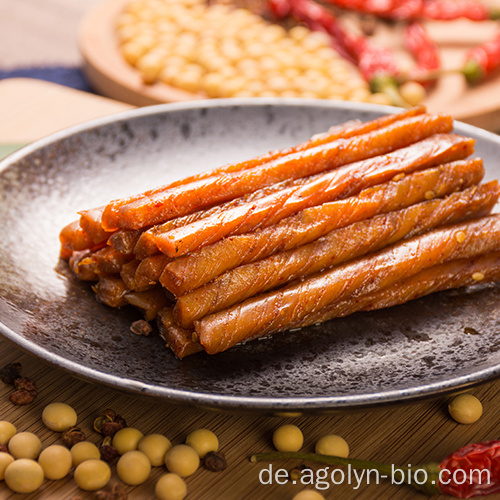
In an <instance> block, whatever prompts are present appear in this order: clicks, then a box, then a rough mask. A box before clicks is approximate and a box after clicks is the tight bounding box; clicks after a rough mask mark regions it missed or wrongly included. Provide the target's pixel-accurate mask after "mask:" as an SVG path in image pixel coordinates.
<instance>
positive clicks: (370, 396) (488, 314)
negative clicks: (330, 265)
mask: <svg viewBox="0 0 500 500" xmlns="http://www.w3.org/2000/svg"><path fill="white" fill-rule="evenodd" d="M394 111H395V110H394V109H393V108H387V107H381V106H373V105H364V104H353V103H349V104H347V103H334V102H324V101H307V100H305V101H302V100H301V101H297V100H288V101H279V100H234V99H233V100H221V101H217V100H213V101H203V102H195V103H183V104H175V105H161V106H155V107H149V108H143V109H139V110H134V111H131V112H126V113H122V114H120V115H116V116H114V117H110V118H106V119H100V120H97V121H93V122H91V123H88V124H84V125H82V126H78V127H74V128H72V129H69V130H67V131H63V132H61V133H58V134H55V135H53V136H50V137H48V138H46V139H44V140H41V141H39V142H37V143H35V144H33V145H31V146H29V147H26V148H24V149H23V150H20V151H18V152H16V153H14V154H12V155H11V156H10V157H8V158H7V159H5V160H4V161H3V162H2V163H1V164H0V221H1V225H2V237H1V238H0V321H1V323H0V332H1V333H2V334H3V335H4V336H5V337H6V338H7V339H9V340H11V341H13V342H14V343H16V344H17V345H18V346H20V347H21V348H23V349H25V350H27V351H29V352H31V353H32V354H34V355H36V356H39V357H40V358H42V359H44V360H46V361H48V362H49V363H52V364H53V365H56V366H59V367H61V368H63V369H65V370H68V371H69V372H71V373H73V374H75V375H76V376H79V377H83V378H85V379H87V380H90V381H93V382H98V383H104V384H107V385H109V386H112V387H115V388H119V389H123V390H126V391H130V392H133V393H142V394H147V395H149V396H153V397H158V398H162V399H163V400H167V401H170V402H175V403H181V404H185V405H196V406H198V407H203V408H211V409H225V410H238V411H240V410H255V411H261V412H265V413H273V412H285V411H305V412H320V411H325V412H328V411H336V410H342V409H346V408H349V409H354V408H363V407H368V406H375V405H381V404H387V403H391V402H392V403H393V402H403V401H410V400H416V399H419V398H423V397H428V396H436V395H439V394H445V393H449V392H452V391H455V390H458V389H461V388H464V387H467V386H470V385H473V384H477V383H480V382H483V381H486V380H490V379H493V378H495V377H498V375H499V374H500V339H499V338H498V336H497V333H498V330H499V313H500V308H499V300H500V287H496V286H493V287H489V288H487V289H481V290H475V291H473V292H472V291H470V290H469V291H452V292H447V293H440V294H435V295H433V296H430V297H427V298H424V299H421V300H417V301H414V302H412V303H409V304H405V305H402V306H399V307H395V308H391V309H387V310H383V311H377V312H373V313H360V314H355V315H353V316H350V317H348V318H343V319H339V320H334V321H330V322H328V323H325V324H323V325H320V326H314V327H310V328H307V329H303V330H301V331H295V332H289V333H284V334H279V335H276V336H274V337H273V338H270V339H264V340H259V341H254V342H250V343H249V344H247V345H242V346H236V347H235V348H233V349H231V350H229V351H227V352H225V353H222V354H218V355H216V356H212V357H210V356H208V355H206V354H197V355H195V356H192V357H190V358H187V359H185V360H183V361H179V360H177V359H175V357H174V356H173V355H172V354H171V352H170V351H169V350H167V349H165V347H164V345H163V342H162V341H161V340H160V338H159V337H158V336H152V337H148V338H144V337H137V336H136V335H134V334H132V333H131V332H130V330H129V325H130V322H131V321H132V320H134V319H137V318H138V315H137V313H136V312H135V311H133V310H128V309H124V310H121V311H117V310H113V309H110V308H107V307H106V306H103V305H101V304H99V303H97V302H96V300H95V298H94V294H93V292H92V291H91V289H90V285H89V284H88V283H81V282H78V281H77V280H76V279H74V278H73V277H72V276H71V275H70V273H69V272H68V270H67V267H66V264H65V263H64V262H59V258H58V253H59V242H58V234H59V231H60V229H61V228H62V227H63V226H64V225H65V224H67V223H68V222H70V221H72V220H74V219H75V218H76V212H77V211H78V210H80V209H84V208H90V207H93V206H99V205H101V204H104V203H106V202H107V201H109V200H111V199H113V198H116V197H120V196H124V195H127V194H133V193H136V192H139V191H141V190H143V189H147V188H148V187H152V186H156V185H159V184H162V183H165V182H167V181H169V180H172V179H174V178H179V177H184V176H186V175H188V174H191V173H193V172H196V171H201V170H206V169H209V168H212V167H215V166H217V165H221V164H224V163H226V162H229V161H235V160H242V159H245V158H248V157H251V156H254V155H256V154H260V153H264V152H266V151H268V150H271V149H276V148H281V147H285V146H288V145H292V144H296V143H298V142H300V141H302V140H305V139H306V138H308V137H310V136H311V135H313V134H314V133H317V132H320V131H323V130H325V129H327V128H328V127H329V126H330V125H332V124H335V123H341V122H344V121H346V120H350V119H353V118H360V119H362V120H368V119H372V118H375V117H377V116H380V115H382V114H386V113H390V112H394ZM456 131H457V132H458V133H463V134H465V135H469V136H472V137H474V138H476V140H477V143H476V152H477V154H478V155H480V156H481V157H482V158H483V159H484V160H485V164H486V166H487V179H492V178H496V177H499V176H500V175H499V174H500V167H499V166H498V157H499V156H500V139H499V138H498V137H497V136H494V135H493V134H490V133H488V132H484V131H482V130H480V129H476V128H473V127H471V126H468V125H464V124H460V123H457V124H456ZM465 327H472V328H474V329H475V330H476V331H477V332H479V334H478V335H471V334H466V333H465V332H464V328H465Z"/></svg>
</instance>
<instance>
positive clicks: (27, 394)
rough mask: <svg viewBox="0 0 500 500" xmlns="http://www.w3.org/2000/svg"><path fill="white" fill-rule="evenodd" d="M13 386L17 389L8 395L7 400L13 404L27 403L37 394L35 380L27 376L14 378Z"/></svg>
mask: <svg viewBox="0 0 500 500" xmlns="http://www.w3.org/2000/svg"><path fill="white" fill-rule="evenodd" d="M14 387H15V388H16V389H17V390H16V391H15V392H13V393H12V394H10V395H9V401H10V402H11V403H12V404H15V405H27V404H30V403H32V402H33V401H34V399H35V398H36V397H37V396H38V389H37V387H36V384H35V381H34V380H31V379H30V378H27V377H18V378H16V379H14Z"/></svg>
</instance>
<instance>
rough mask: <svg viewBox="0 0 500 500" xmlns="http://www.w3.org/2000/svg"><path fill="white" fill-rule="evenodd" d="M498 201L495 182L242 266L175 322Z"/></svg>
mask: <svg viewBox="0 0 500 500" xmlns="http://www.w3.org/2000/svg"><path fill="white" fill-rule="evenodd" d="M499 196H500V188H499V186H498V183H497V182H496V181H492V182H491V183H488V184H484V185H482V186H479V187H477V186H474V187H471V188H469V189H467V190H465V191H462V192H459V193H454V194H452V195H450V196H449V197H447V198H445V199H438V200H429V201H425V202H422V203H418V204H416V205H412V206H411V207H408V208H405V209H403V210H398V211H396V212H390V213H388V214H384V215H379V216H377V217H374V218H372V219H367V220H364V221H360V222H357V223H354V224H352V225H350V226H347V227H344V228H341V229H337V230H334V231H332V232H331V233H328V234H327V235H325V236H324V237H323V238H320V239H319V240H316V241H315V242H313V243H309V244H308V245H303V246H301V247H299V248H297V249H294V250H289V251H288V252H281V253H277V254H275V255H273V256H271V257H268V258H267V259H263V260H259V261H257V262H254V263H252V264H247V265H244V266H239V267H237V268H236V269H233V270H231V271H228V272H227V273H225V274H223V275H222V276H219V278H217V279H216V280H214V281H212V282H210V283H208V284H207V285H205V286H203V287H201V288H198V289H196V290H193V291H192V292H190V293H188V294H186V295H182V296H181V297H178V299H177V302H176V305H175V308H174V313H175V317H176V320H177V322H178V324H179V325H180V326H182V327H184V328H190V327H192V326H193V323H194V321H195V320H198V319H201V318H203V317H204V316H207V315H208V314H212V313H214V312H217V311H220V310H222V309H226V308H228V307H230V306H232V305H234V304H238V303H239V302H243V301H244V300H246V299H248V298H250V297H253V296H254V295H257V294H259V293H262V292H265V291H267V290H271V289H273V288H277V287H279V286H282V285H284V284H286V283H288V282H290V281H292V280H294V279H298V278H304V277H305V276H309V275H311V274H313V273H316V272H319V271H321V270H323V269H327V268H331V267H333V266H335V265H338V264H340V263H342V262H345V261H347V260H351V259H353V258H356V257H359V256H361V255H365V254H367V253H369V252H374V251H376V250H379V249H381V248H384V247H386V246H389V245H391V244H393V243H395V242H396V241H398V240H400V239H404V238H408V237H411V236H415V235H417V234H421V233H423V232H425V231H428V230H430V229H433V228H434V227H438V226H441V225H444V224H450V223H455V222H459V221H462V220H465V219H469V218H476V217H480V216H484V215H486V214H488V213H489V212H491V210H492V208H493V206H494V205H495V204H496V202H497V200H498V197H499Z"/></svg>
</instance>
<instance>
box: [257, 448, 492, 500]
mask: <svg viewBox="0 0 500 500" xmlns="http://www.w3.org/2000/svg"><path fill="white" fill-rule="evenodd" d="M286 459H299V460H307V461H312V462H319V463H323V464H329V465H341V466H342V465H344V466H351V467H353V468H356V469H365V470H377V471H379V472H380V473H382V474H383V475H384V477H388V478H392V479H393V481H394V483H396V482H397V484H402V483H407V484H408V485H410V486H413V487H414V488H416V489H418V490H419V491H422V492H424V493H427V494H444V495H451V496H454V497H456V498H471V497H473V496H484V495H491V494H492V493H497V492H499V491H500V441H487V442H484V443H474V444H469V445H467V446H464V447H463V448H461V449H459V450H458V451H456V452H455V453H452V454H451V455H449V456H448V457H446V458H445V459H444V460H442V461H441V462H440V463H429V464H424V465H418V466H414V467H395V466H394V465H388V464H383V463H379V462H372V461H369V460H358V459H355V458H341V457H334V456H330V455H319V454H316V453H295V452H274V453H259V454H256V455H252V456H251V457H250V461H251V462H263V461H272V460H286Z"/></svg>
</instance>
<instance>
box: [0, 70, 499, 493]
mask: <svg viewBox="0 0 500 500" xmlns="http://www.w3.org/2000/svg"><path fill="white" fill-rule="evenodd" d="M61 103H64V105H61ZM128 108H129V106H128V105H124V104H122V103H117V102H114V101H110V100H108V99H104V98H100V97H95V96H91V95H88V94H83V93H81V92H79V91H75V90H71V89H67V88H64V87H60V86H56V85H54V84H49V83H45V82H39V81H34V80H10V81H9V80H4V81H2V82H0V112H1V114H2V121H1V124H0V143H6V142H10V143H12V142H16V143H20V142H26V141H28V140H30V139H31V140H34V139H36V138H38V137H40V136H42V135H44V133H45V132H47V133H48V132H53V131H55V130H56V129H57V128H62V127H64V126H66V125H71V124H74V123H76V122H78V121H81V120H84V119H85V120H86V119H89V118H92V117H94V116H95V117H97V116H102V115H104V114H109V113H113V112H116V111H119V110H121V109H128ZM49 110H51V112H50V113H49ZM28 124H31V127H32V128H31V129H30V128H29V127H28ZM44 129H45V130H44ZM29 130H31V132H29V134H28V131H29ZM30 134H31V135H30ZM28 135H30V137H28ZM14 361H19V362H21V363H22V365H23V370H24V374H25V375H26V376H28V377H30V378H32V379H34V380H35V381H36V383H37V385H38V387H39V390H40V392H39V395H38V397H37V398H36V400H35V401H34V402H33V403H32V404H30V405H29V406H14V405H13V404H12V403H10V401H9V400H8V395H9V394H10V392H11V390H12V388H11V387H10V386H7V385H5V384H3V383H2V382H0V420H9V421H11V422H12V423H14V424H15V425H16V427H17V429H18V430H19V431H32V432H35V433H36V434H37V435H39V436H40V438H41V439H42V441H43V445H44V446H47V445H50V444H53V443H59V442H60V436H59V435H58V434H57V433H55V432H52V431H50V430H48V429H46V428H45V427H44V425H43V424H42V422H41V412H42V410H43V408H44V407H45V406H46V405H47V404H48V403H51V402H54V401H62V402H66V403H68V404H70V405H72V406H73V407H74V408H75V409H76V411H77V413H78V424H79V425H80V426H81V427H82V428H83V429H84V431H85V432H86V434H87V436H88V439H89V440H90V441H93V442H94V443H96V444H99V442H100V436H99V435H98V434H97V433H96V432H94V431H93V430H92V422H93V419H94V418H95V416H97V414H98V413H99V412H100V411H102V410H104V409H106V408H113V409H115V410H116V411H117V412H119V413H120V414H122V415H123V416H124V417H125V418H126V420H127V423H128V424H129V425H130V426H134V427H137V428H138V429H140V430H141V431H142V432H143V433H144V434H146V433H152V432H160V433H163V434H165V435H166V436H167V437H168V438H169V439H170V440H171V441H172V443H174V444H178V443H182V442H183V441H184V439H185V436H186V435H187V434H188V433H189V432H190V431H191V430H194V429H196V428H199V427H207V428H210V429H212V430H213V431H214V432H215V433H216V434H217V435H218V437H219V440H220V444H221V451H223V452H224V453H225V455H226V457H227V460H228V468H227V470H226V471H224V472H220V473H213V472H209V471H207V470H204V469H203V468H200V469H199V470H198V471H197V472H196V473H195V474H194V475H193V476H191V477H189V478H187V485H188V491H189V493H188V496H187V498H188V499H196V500H198V499H203V500H219V499H220V500H240V499H254V498H255V499H273V500H274V499H276V500H282V499H283V500H286V499H291V498H292V497H293V496H294V494H295V493H296V492H298V491H299V490H300V489H301V486H300V485H297V484H296V485H293V484H291V483H288V484H285V485H279V484H274V485H268V484H260V482H259V472H260V470H261V469H263V468H267V467H268V464H262V465H255V464H252V463H250V462H249V456H250V455H251V454H253V453H256V452H264V451H272V449H273V447H272V443H271V435H272V432H273V430H274V429H275V428H276V427H277V426H278V425H280V424H282V423H294V424H296V425H298V426H300V427H301V429H302V430H303V432H304V436H305V443H304V451H313V449H314V443H315V442H316V440H317V439H318V438H319V437H321V436H322V435H325V434H329V433H334V434H339V435H341V436H343V437H344V438H345V439H346V440H347V442H348V443H349V445H350V448H351V456H352V457H357V458H363V459H372V460H379V461H384V462H387V463H389V464H395V465H406V464H413V465H416V464H419V463H422V462H429V461H439V460H440V459H442V458H443V457H445V456H446V455H448V454H449V453H451V452H452V451H454V450H456V449H458V448H460V447H462V446H463V445H465V444H468V443H471V442H475V441H484V440H491V439H497V438H498V437H499V435H500V423H499V416H500V412H499V405H500V381H498V382H489V383H487V384H484V385H482V386H480V387H476V388H474V389H472V392H473V393H474V394H476V395H477V396H478V397H479V398H480V399H481V400H482V402H483V404H484V415H483V416H482V418H481V419H480V420H479V421H478V422H477V423H475V424H472V425H461V424H458V423H456V422H454V421H453V420H452V419H451V418H450V417H449V416H448V414H447V410H446V406H447V399H442V398H439V399H435V400H430V401H424V402H419V403H415V404H411V405H402V406H393V407H388V408H379V409H374V410H370V411H363V412H339V413H338V414H333V415H321V416H293V417H292V416H289V417H272V416H271V417H269V416H260V415H255V414H245V415H236V414H226V413H215V412H207V411H201V410H197V409H193V408H184V407H179V406H171V405H167V404H165V403H163V402H161V401H155V400H151V399H143V398H141V397H137V396H131V395H128V394H124V393H121V392H118V391H116V390H113V389H110V388H106V387H103V386H96V385H93V384H91V383H88V382H86V381H83V380H78V379H76V378H74V377H73V376H72V375H71V374H68V373H65V372H63V371H62V370H60V369H58V368H55V367H52V366H49V365H47V364H46V363H45V362H42V361H41V360H39V359H37V358H36V357H34V356H32V355H29V354H26V353H23V352H21V351H20V350H19V348H17V347H16V346H14V345H11V344H10V343H9V342H7V341H6V340H4V339H1V338H0V362H1V364H2V365H4V364H6V363H9V362H14ZM294 465H295V463H294V462H287V463H284V464H282V463H274V464H273V467H274V468H277V467H285V468H287V469H291V468H293V466H294ZM113 470H114V466H113ZM164 472H165V469H164V468H163V467H161V468H155V469H154V471H153V473H152V475H151V478H150V479H149V480H148V481H147V482H146V483H145V484H143V485H141V486H138V487H135V488H134V487H127V491H128V492H129V498H131V499H136V498H137V499H148V498H154V484H155V480H156V479H157V478H158V477H159V476H160V475H161V474H162V473H164ZM117 480H118V479H117V477H116V474H115V473H113V481H117ZM322 493H323V494H324V496H325V498H327V499H333V498H342V499H347V500H349V499H367V500H368V499H370V500H371V499H373V498H383V499H388V498H391V499H413V498H415V499H418V498H425V497H424V496H423V495H421V494H419V493H416V492H415V491H414V490H412V489H410V488H409V487H406V486H396V485H392V484H390V482H389V481H382V482H380V484H374V482H373V481H372V483H371V484H367V483H366V482H362V483H361V485H360V486H359V487H356V484H347V483H344V484H340V485H332V486H331V487H330V488H329V489H328V490H325V491H323V492H322ZM75 496H80V497H81V498H94V494H93V493H86V492H83V491H81V490H80V489H79V488H78V487H77V486H76V484H75V482H74V480H73V479H72V478H71V477H69V478H67V479H65V480H61V481H45V482H44V484H43V486H42V488H41V489H40V490H39V491H38V492H37V493H35V494H32V495H28V496H22V497H21V496H20V495H14V494H11V493H9V490H8V489H7V488H6V486H5V484H4V483H3V482H0V498H2V499H4V498H5V499H7V498H13V499H16V498H36V499H52V498H68V499H72V498H74V497H75ZM436 498H439V497H436ZM443 498H444V497H443Z"/></svg>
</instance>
